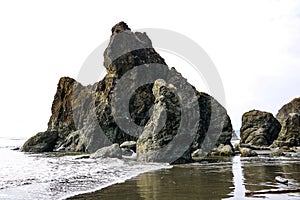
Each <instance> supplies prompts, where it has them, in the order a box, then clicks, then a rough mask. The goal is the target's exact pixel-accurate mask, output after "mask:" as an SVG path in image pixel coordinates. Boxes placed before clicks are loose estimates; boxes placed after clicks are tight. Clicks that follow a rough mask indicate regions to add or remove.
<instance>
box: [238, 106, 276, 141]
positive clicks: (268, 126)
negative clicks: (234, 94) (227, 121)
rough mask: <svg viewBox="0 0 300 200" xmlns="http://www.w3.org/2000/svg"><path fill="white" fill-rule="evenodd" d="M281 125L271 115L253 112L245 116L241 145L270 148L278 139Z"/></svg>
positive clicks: (241, 131)
mask: <svg viewBox="0 0 300 200" xmlns="http://www.w3.org/2000/svg"><path fill="white" fill-rule="evenodd" d="M280 129H281V125H280V123H279V122H278V121H277V120H276V118H274V117H273V115H272V114H271V113H268V112H263V111H259V110H251V111H249V112H246V113H245V114H243V117H242V127H241V129H240V137H241V140H240V144H250V145H253V146H269V145H271V144H272V143H273V141H274V140H275V139H276V138H277V137H278V134H279V132H280Z"/></svg>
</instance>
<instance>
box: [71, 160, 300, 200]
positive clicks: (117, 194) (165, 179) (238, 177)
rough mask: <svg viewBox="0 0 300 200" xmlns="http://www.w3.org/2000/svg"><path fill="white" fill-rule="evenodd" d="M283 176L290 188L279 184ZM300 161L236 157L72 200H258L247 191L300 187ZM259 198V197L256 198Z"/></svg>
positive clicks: (153, 174) (165, 172)
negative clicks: (278, 179) (277, 179)
mask: <svg viewBox="0 0 300 200" xmlns="http://www.w3.org/2000/svg"><path fill="white" fill-rule="evenodd" d="M278 175H281V176H283V177H285V178H288V179H289V184H290V185H283V184H280V183H276V182H275V181H274V178H275V177H276V176H278ZM299 183H300V160H299V159H298V160H297V159H296V160H285V159H270V158H240V157H239V156H236V157H233V159H232V161H231V162H217V163H204V164H203V163H202V164H189V165H180V166H174V167H173V168H172V169H168V170H160V171H154V172H148V173H145V174H141V175H139V176H138V177H136V178H134V179H131V180H128V181H126V182H125V183H121V184H116V185H112V186H110V187H108V188H105V189H103V190H100V191H96V192H94V193H90V194H83V195H79V196H76V197H72V198H71V199H109V200H111V199H114V200H115V199H116V200H121V199H122V200H124V199H130V200H135V199H144V200H156V199H159V200H165V199H172V200H174V199H189V200H190V199H251V200H253V199H257V198H253V197H250V198H249V197H245V192H246V190H251V191H256V190H262V189H270V188H284V187H294V186H295V187H297V186H298V187H299V186H300V185H299ZM257 197H258V196H257ZM258 198H259V199H261V198H266V199H274V200H277V199H278V200H281V199H300V194H299V193H294V194H267V195H264V196H260V197H258Z"/></svg>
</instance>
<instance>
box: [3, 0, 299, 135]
mask: <svg viewBox="0 0 300 200" xmlns="http://www.w3.org/2000/svg"><path fill="white" fill-rule="evenodd" d="M129 2H130V3H129ZM119 21H125V22H127V24H128V25H129V26H130V27H131V28H132V29H133V30H134V29H141V28H163V29H169V30H173V31H176V32H179V33H181V34H183V35H185V36H186V37H188V38H190V39H192V40H193V41H195V42H196V43H198V44H199V45H200V46H201V47H202V48H203V49H204V50H205V51H206V53H207V54H208V55H209V56H210V58H211V59H212V61H213V62H214V64H215V66H216V67H217V69H218V72H219V74H220V76H221V78H222V81H223V86H224V89H225V95H226V105H225V106H226V108H227V110H228V113H229V115H230V117H231V119H232V123H233V126H234V129H239V128H240V125H241V116H242V114H243V113H244V112H246V111H248V110H251V109H254V108H255V109H260V110H264V111H269V112H272V113H273V114H274V115H275V114H276V113H277V111H278V109H280V107H281V106H282V105H283V104H285V103H287V102H289V101H291V100H292V99H293V98H295V97H299V96H300V88H299V86H300V79H299V74H300V3H299V1H298V2H297V1H242V2H241V1H205V2H203V1H169V2H168V1H155V0H152V1H144V2H142V1H106V2H105V3H104V1H103V2H102V1H76V0H70V1H56V0H52V1H40V0H37V1H32V0H28V1H15V0H12V1H1V2H0V27H1V29H0V53H1V57H0V76H1V78H0V81H1V98H0V117H1V118H0V119H1V131H0V137H2V136H12V137H29V136H32V135H34V134H35V133H37V132H39V131H44V130H46V128H47V123H48V120H49V117H50V114H51V104H52V101H53V97H54V94H55V91H56V86H57V83H58V80H59V78H60V77H62V76H70V77H74V78H76V77H77V75H78V73H79V70H80V68H81V66H82V64H83V62H84V61H85V59H86V58H87V57H88V55H89V54H90V53H91V52H92V51H93V50H94V49H95V48H96V47H97V46H99V45H100V44H101V43H103V42H104V41H106V40H107V39H109V37H110V29H111V27H112V26H113V25H114V24H116V23H117V22H119ZM174 42H176V41H174ZM153 43H154V44H155V41H153ZM161 55H163V56H164V57H165V59H166V62H167V63H168V64H169V66H174V67H175V68H177V69H178V70H179V71H180V70H182V66H183V65H184V64H183V63H184V62H183V61H182V60H181V61H180V58H178V57H177V58H176V56H174V55H168V53H166V52H161ZM99 56H102V55H99ZM99 65H101V63H99ZM178 65H180V66H178ZM99 68H100V66H99ZM183 69H184V68H183ZM187 72H188V70H187ZM183 74H184V76H187V78H188V79H190V80H191V82H192V83H193V84H195V85H196V86H197V88H199V89H201V90H204V91H206V90H207V88H205V86H204V85H203V84H202V82H203V81H201V80H199V82H197V80H196V81H195V80H194V78H193V76H192V74H189V73H186V71H183Z"/></svg>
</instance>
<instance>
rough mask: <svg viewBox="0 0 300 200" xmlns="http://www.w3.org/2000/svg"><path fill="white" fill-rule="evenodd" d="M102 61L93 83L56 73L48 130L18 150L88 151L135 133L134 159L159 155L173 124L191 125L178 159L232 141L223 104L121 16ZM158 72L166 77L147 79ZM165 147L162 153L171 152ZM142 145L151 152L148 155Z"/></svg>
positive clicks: (179, 127)
mask: <svg viewBox="0 0 300 200" xmlns="http://www.w3.org/2000/svg"><path fill="white" fill-rule="evenodd" d="M104 66H105V68H106V70H107V74H106V76H105V77H104V78H103V80H101V81H99V82H98V83H95V84H94V85H89V86H82V85H81V84H80V83H78V82H76V81H75V80H73V79H71V78H68V77H63V78H61V79H60V81H59V83H58V87H57V92H56V94H55V97H54V101H53V104H52V115H51V118H50V120H49V123H48V129H47V131H45V132H41V133H39V134H37V135H35V136H33V137H32V138H30V139H29V140H28V141H27V142H26V143H25V144H24V145H23V147H22V150H23V151H33V152H43V151H83V152H95V151H96V150H98V149H99V148H102V147H105V146H109V145H111V144H113V143H118V144H121V143H123V142H125V141H137V140H138V138H139V136H140V135H141V137H140V139H139V141H138V145H137V149H138V150H137V151H138V154H139V155H140V159H141V160H151V161H159V159H156V158H159V157H161V156H162V155H159V154H160V152H161V151H157V150H158V149H159V148H160V147H165V146H167V147H168V148H169V147H170V145H169V144H170V143H171V141H172V140H173V139H175V138H176V137H177V135H178V134H177V135H176V133H177V131H178V130H180V131H181V132H183V133H186V132H189V131H191V130H194V132H195V134H194V135H193V134H192V133H190V134H191V135H190V138H189V136H187V138H188V139H189V141H188V142H187V143H186V144H185V146H184V148H185V149H184V152H183V153H182V152H181V153H182V155H183V156H181V157H180V156H179V157H180V158H178V160H183V161H180V162H190V161H191V156H190V154H191V152H192V151H194V150H196V149H200V148H201V149H209V148H210V147H212V146H215V145H219V144H225V145H231V144H230V139H231V134H232V126H231V121H230V118H229V116H228V115H227V113H226V110H225V109H224V108H223V107H222V106H221V105H220V104H219V103H218V102H217V101H216V100H215V99H214V98H212V97H211V96H209V95H207V94H204V93H199V92H197V91H196V89H195V88H194V87H193V86H191V85H190V84H189V83H187V81H186V79H184V78H183V77H182V76H181V74H180V73H178V72H177V71H176V70H175V69H174V68H172V69H169V67H168V66H167V65H166V63H165V61H164V59H163V58H162V57H160V55H159V54H158V53H157V52H156V51H155V50H154V48H153V47H152V43H151V40H150V39H149V38H148V36H147V35H146V33H140V32H135V33H134V32H132V31H131V30H130V28H129V27H128V26H127V25H126V24H125V23H124V22H120V23H119V24H117V25H115V26H114V27H113V28H112V36H111V38H110V42H109V45H108V47H107V49H106V50H105V52H104ZM137 66H139V67H137ZM158 79H159V80H163V81H162V82H165V84H163V85H159V86H157V85H156V86H155V87H154V84H153V83H154V82H155V81H156V80H158ZM190 97H193V98H190ZM195 103H196V104H195ZM195 105H196V106H197V109H195ZM128 107H129V108H128ZM196 114H198V115H196ZM164 116H165V117H164ZM161 119H162V120H163V121H161ZM189 119H194V120H189ZM193 123H194V124H193ZM186 124H187V127H188V128H187V127H185V125H186ZM183 125H184V126H183ZM178 137H179V138H180V137H181V138H180V139H183V140H185V137H183V136H182V135H180V134H179V136H178ZM147 138H148V139H147ZM150 140H151V141H152V142H150ZM183 143H184V142H183ZM171 149H173V148H170V149H169V150H168V151H166V153H170V154H171V153H172V152H171ZM173 150H174V149H173ZM148 152H151V155H155V156H150V159H148V158H149V156H145V154H148ZM146 157H147V159H144V158H146Z"/></svg>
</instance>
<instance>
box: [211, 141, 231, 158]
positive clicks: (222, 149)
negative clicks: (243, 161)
mask: <svg viewBox="0 0 300 200" xmlns="http://www.w3.org/2000/svg"><path fill="white" fill-rule="evenodd" d="M233 154H234V151H233V149H232V147H231V146H230V145H224V144H220V145H219V146H218V147H217V148H214V149H213V150H212V152H211V153H210V156H232V155H233Z"/></svg>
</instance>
